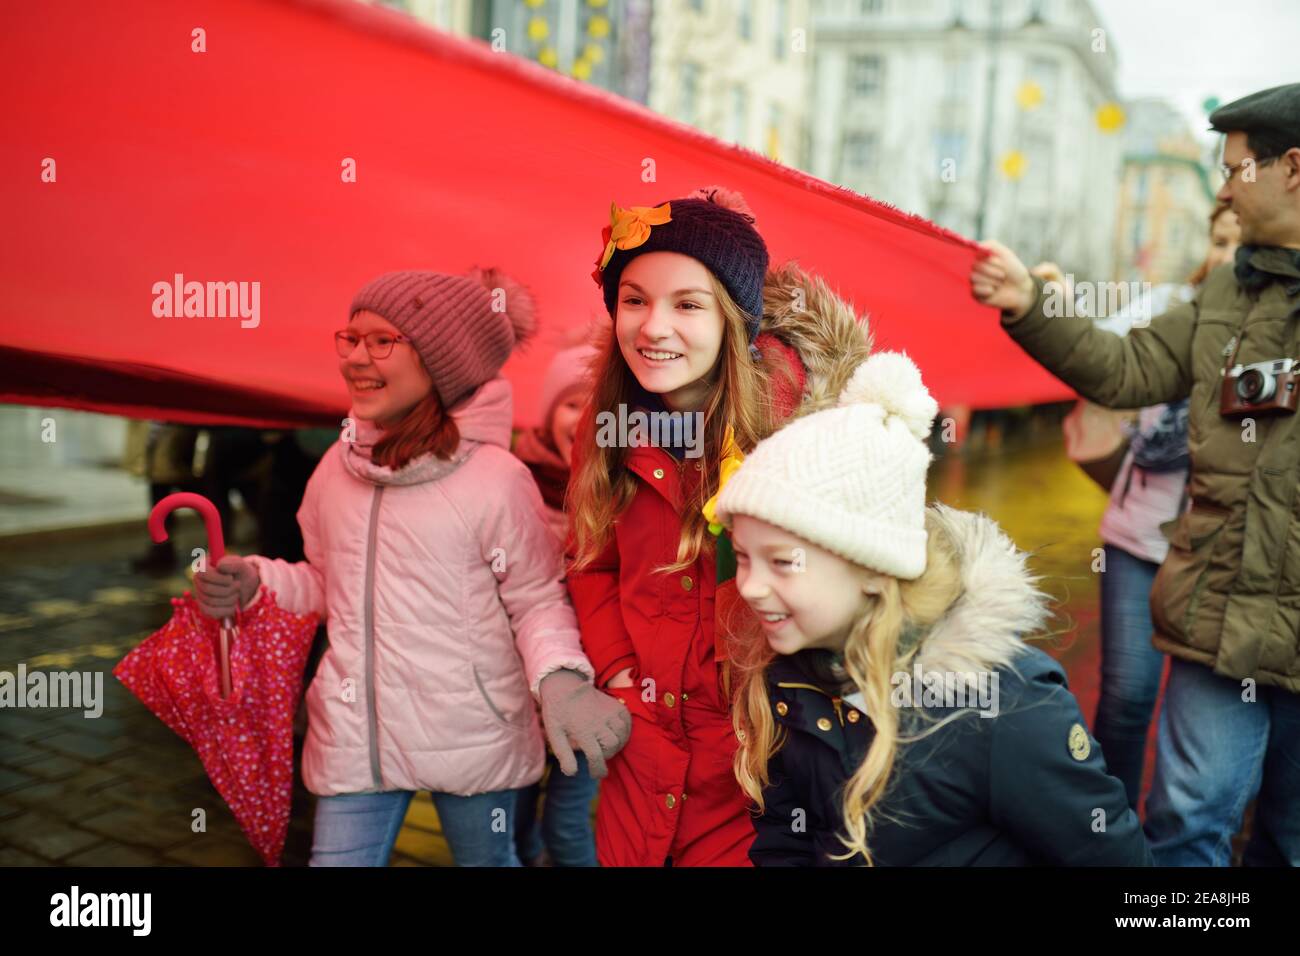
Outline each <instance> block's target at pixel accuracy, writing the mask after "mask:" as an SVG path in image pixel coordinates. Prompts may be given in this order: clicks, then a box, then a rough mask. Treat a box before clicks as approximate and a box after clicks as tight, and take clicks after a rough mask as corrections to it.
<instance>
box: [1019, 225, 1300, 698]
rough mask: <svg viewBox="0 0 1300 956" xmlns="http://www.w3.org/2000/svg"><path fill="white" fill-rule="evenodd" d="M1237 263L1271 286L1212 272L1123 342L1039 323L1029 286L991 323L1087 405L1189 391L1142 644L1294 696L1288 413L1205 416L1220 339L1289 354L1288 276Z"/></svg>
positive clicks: (1058, 323)
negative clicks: (1018, 310) (1180, 493)
mask: <svg viewBox="0 0 1300 956" xmlns="http://www.w3.org/2000/svg"><path fill="white" fill-rule="evenodd" d="M1249 261H1250V264H1251V265H1252V266H1254V267H1256V268H1259V269H1262V270H1264V271H1265V272H1268V273H1272V274H1274V275H1277V276H1279V277H1280V279H1279V280H1278V281H1273V282H1270V283H1268V284H1267V285H1265V286H1264V288H1263V289H1262V290H1259V291H1258V292H1257V293H1256V294H1255V295H1254V296H1252V295H1251V294H1249V293H1247V292H1246V291H1244V290H1243V289H1242V288H1240V287H1239V285H1238V282H1237V278H1236V275H1235V274H1234V272H1233V268H1232V266H1231V265H1224V266H1220V267H1219V268H1217V269H1215V270H1214V271H1213V272H1211V273H1210V275H1209V276H1208V277H1207V278H1206V280H1205V282H1204V283H1203V284H1202V286H1201V287H1200V289H1199V290H1198V291H1197V295H1196V298H1195V299H1193V300H1192V301H1191V302H1188V303H1184V304H1180V305H1178V306H1176V307H1175V308H1173V309H1171V310H1170V311H1169V312H1166V313H1165V314H1164V315H1161V316H1159V317H1157V318H1154V319H1152V320H1151V323H1150V325H1149V326H1147V327H1144V328H1134V329H1133V330H1132V331H1130V332H1129V334H1128V335H1127V336H1126V337H1123V338H1121V337H1120V336H1118V335H1114V334H1113V333H1111V332H1108V331H1105V330H1103V329H1098V328H1096V327H1095V326H1094V325H1093V323H1092V321H1091V320H1090V319H1086V318H1059V317H1058V318H1048V317H1047V315H1046V314H1045V312H1044V310H1045V306H1046V303H1047V296H1046V295H1045V293H1044V287H1043V283H1042V282H1041V281H1040V280H1035V287H1036V290H1037V293H1038V295H1037V300H1036V301H1035V303H1034V307H1033V308H1032V309H1031V310H1030V312H1029V313H1028V314H1027V315H1025V316H1024V317H1023V318H1021V319H1020V320H1018V321H1017V320H1014V319H1012V318H1011V317H1010V316H1008V315H1006V314H1005V313H1004V314H1003V316H1002V325H1003V328H1005V329H1006V330H1007V332H1008V333H1009V334H1010V335H1011V337H1012V338H1014V339H1015V340H1016V342H1017V343H1019V345H1020V346H1021V347H1022V348H1023V349H1024V350H1025V351H1026V352H1028V353H1029V354H1030V355H1031V356H1033V357H1034V358H1035V359H1036V360H1037V361H1038V362H1040V363H1041V364H1042V365H1043V366H1044V367H1045V368H1047V369H1048V370H1049V371H1051V372H1052V373H1053V374H1054V375H1056V376H1057V377H1059V378H1060V379H1061V380H1062V381H1064V382H1066V383H1067V384H1068V385H1070V386H1072V387H1073V388H1075V389H1076V390H1077V391H1078V392H1079V394H1081V395H1083V396H1084V397H1085V398H1087V399H1089V400H1090V401H1093V402H1096V403H1097V404H1099V405H1104V406H1107V407H1109V408H1141V407H1143V406H1146V405H1156V404H1158V403H1160V402H1173V401H1176V400H1178V399H1181V398H1185V397H1187V396H1189V395H1190V396H1191V401H1190V403H1189V435H1188V445H1189V450H1190V452H1191V459H1192V467H1191V477H1190V480H1189V486H1188V493H1189V495H1190V499H1191V507H1190V509H1189V510H1188V511H1187V512H1186V513H1184V514H1183V515H1182V516H1181V517H1179V518H1176V519H1175V520H1174V521H1171V522H1169V523H1167V524H1165V525H1162V526H1161V530H1162V531H1164V532H1165V534H1166V536H1167V537H1168V538H1169V541H1170V549H1169V555H1168V557H1167V558H1166V559H1165V562H1164V564H1162V565H1161V567H1160V571H1159V573H1158V574H1157V575H1156V580H1155V586H1154V587H1153V588H1152V591H1151V614H1152V619H1153V621H1154V622H1155V629H1156V633H1155V636H1154V637H1153V638H1152V642H1153V643H1154V645H1155V646H1156V648H1158V649H1159V650H1161V651H1164V652H1165V653H1168V654H1172V655H1174V656H1175V657H1179V658H1182V659H1184V660H1188V661H1196V662H1197V663H1201V664H1205V665H1206V666H1208V667H1210V668H1212V669H1213V670H1214V672H1215V673H1216V674H1220V675H1222V676H1224V677H1228V678H1232V679H1235V680H1244V679H1245V678H1254V680H1255V681H1257V682H1258V683H1259V684H1263V685H1272V686H1276V687H1282V688H1285V689H1286V690H1289V691H1291V692H1292V693H1300V494H1297V491H1298V490H1300V415H1296V414H1287V413H1277V412H1273V413H1263V414H1258V415H1256V416H1253V418H1252V417H1246V418H1242V417H1235V418H1232V417H1224V416H1222V415H1220V414H1219V394H1220V387H1221V383H1222V381H1223V375H1222V369H1223V367H1224V363H1225V361H1226V360H1227V358H1226V356H1225V351H1229V352H1230V351H1231V344H1232V343H1231V341H1230V340H1232V339H1233V337H1234V336H1237V337H1238V338H1239V339H1240V346H1239V349H1238V352H1237V356H1236V362H1237V363H1240V364H1249V363H1251V362H1261V361H1264V360H1266V359H1279V358H1300V269H1297V267H1296V264H1295V258H1294V257H1293V256H1292V255H1291V253H1289V252H1288V251H1287V250H1283V249H1276V248H1259V249H1256V250H1255V251H1254V253H1253V255H1251V257H1250V260H1249ZM1053 311H1059V310H1053Z"/></svg>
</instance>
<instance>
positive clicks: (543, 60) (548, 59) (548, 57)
mask: <svg viewBox="0 0 1300 956" xmlns="http://www.w3.org/2000/svg"><path fill="white" fill-rule="evenodd" d="M537 62H538V63H540V64H541V65H542V66H547V67H550V68H551V69H552V70H553V69H555V64H557V63H559V62H560V56H559V54H558V53H556V52H555V47H553V46H544V47H542V48H541V49H540V50H538V51H537Z"/></svg>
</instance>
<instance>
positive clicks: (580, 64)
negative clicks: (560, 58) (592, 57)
mask: <svg viewBox="0 0 1300 956" xmlns="http://www.w3.org/2000/svg"><path fill="white" fill-rule="evenodd" d="M569 72H570V73H572V74H573V78H574V79H575V80H589V79H591V64H590V63H589V62H587V60H586V59H585V58H583V57H578V59H576V60H574V61H573V69H571V70H570V71H569Z"/></svg>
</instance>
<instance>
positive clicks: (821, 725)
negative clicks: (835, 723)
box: [817, 717, 831, 730]
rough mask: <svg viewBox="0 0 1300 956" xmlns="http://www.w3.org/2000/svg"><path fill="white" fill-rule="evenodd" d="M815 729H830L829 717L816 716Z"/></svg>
mask: <svg viewBox="0 0 1300 956" xmlns="http://www.w3.org/2000/svg"><path fill="white" fill-rule="evenodd" d="M817 729H818V730H830V729H831V719H830V718H829V717H818V718H817Z"/></svg>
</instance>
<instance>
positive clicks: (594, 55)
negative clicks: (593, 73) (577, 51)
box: [582, 43, 605, 63]
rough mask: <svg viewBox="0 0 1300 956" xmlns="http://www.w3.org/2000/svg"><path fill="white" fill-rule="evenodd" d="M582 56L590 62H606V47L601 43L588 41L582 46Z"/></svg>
mask: <svg viewBox="0 0 1300 956" xmlns="http://www.w3.org/2000/svg"><path fill="white" fill-rule="evenodd" d="M582 58H583V59H584V60H587V61H588V62H590V63H604V62H605V49H604V47H602V46H601V45H600V44H599V43H588V44H587V45H586V46H585V47H583V48H582Z"/></svg>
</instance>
